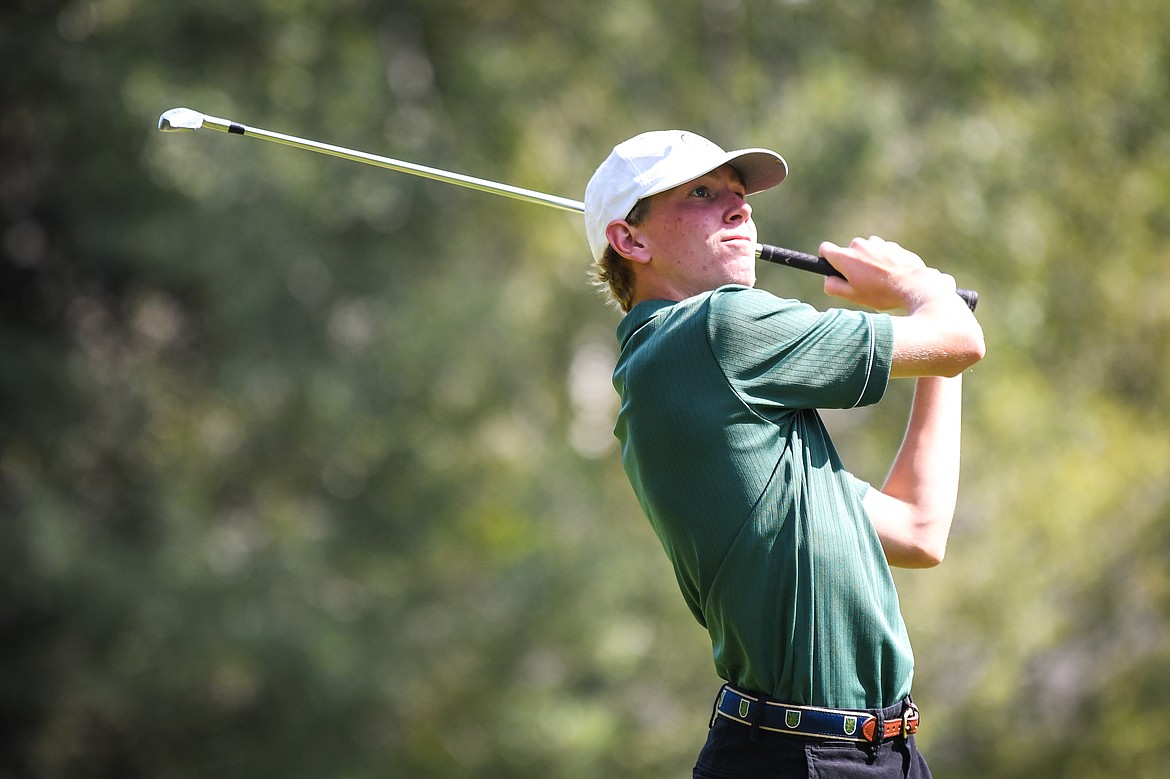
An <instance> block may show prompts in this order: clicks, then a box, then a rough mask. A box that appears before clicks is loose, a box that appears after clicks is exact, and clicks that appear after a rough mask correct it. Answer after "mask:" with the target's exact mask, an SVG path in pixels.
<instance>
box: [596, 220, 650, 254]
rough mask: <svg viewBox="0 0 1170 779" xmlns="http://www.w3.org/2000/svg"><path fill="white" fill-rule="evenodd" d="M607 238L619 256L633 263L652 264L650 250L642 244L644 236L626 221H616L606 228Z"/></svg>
mask: <svg viewBox="0 0 1170 779" xmlns="http://www.w3.org/2000/svg"><path fill="white" fill-rule="evenodd" d="M605 237H606V238H607V239H608V240H609V245H610V246H612V247H613V248H614V250H615V251H617V253H618V254H620V255H621V256H623V257H625V258H626V259H627V260H631V261H633V262H640V263H647V262H650V250H649V249H648V248H647V247H646V245H645V244H644V243H642V236H641V234H640V233H639V232H638V228H636V227H634V226H633V225H632V224H630V223H629V222H627V221H625V220H624V219H615V220H614V221H612V222H610V223H609V226H608V227H606V228H605Z"/></svg>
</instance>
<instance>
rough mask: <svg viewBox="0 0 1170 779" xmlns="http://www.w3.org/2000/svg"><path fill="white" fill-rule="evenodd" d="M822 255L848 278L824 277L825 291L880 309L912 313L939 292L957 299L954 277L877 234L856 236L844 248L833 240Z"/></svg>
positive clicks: (822, 245)
mask: <svg viewBox="0 0 1170 779" xmlns="http://www.w3.org/2000/svg"><path fill="white" fill-rule="evenodd" d="M820 254H821V256H822V257H824V258H825V259H826V260H828V261H829V264H831V265H832V266H833V267H834V268H836V269H837V270H838V271H840V272H841V274H842V275H844V277H845V278H843V279H841V278H836V277H833V276H829V277H826V279H825V294H827V295H832V296H834V297H839V298H843V299H845V300H849V301H852V302H854V303H858V304H860V305H863V306H867V307H869V308H872V309H874V310H877V311H894V310H899V309H900V310H905V311H908V312H913V311H915V310H916V309H917V308H919V307H920V306H922V305H923V304H924V303H926V302H927V301H928V300H932V299H935V298H936V297H937V296H940V295H950V297H951V298H955V297H956V296H955V280H954V279H953V278H952V277H951V276H948V275H946V274H944V273H940V272H939V271H937V270H935V269H933V268H929V267H927V265H926V263H924V262H923V261H922V258H921V257H919V256H918V255H917V254H915V253H913V252H911V251H908V250H907V249H903V248H902V247H901V246H899V245H898V244H896V243H893V242H892V241H886V240H884V239H882V238H879V237H877V236H871V237H869V238H854V239H853V240H852V241H851V242H850V243H849V246H848V247H845V248H842V247H840V246H838V245H837V244H835V243H833V242H831V241H825V242H824V243H822V244H821V246H820Z"/></svg>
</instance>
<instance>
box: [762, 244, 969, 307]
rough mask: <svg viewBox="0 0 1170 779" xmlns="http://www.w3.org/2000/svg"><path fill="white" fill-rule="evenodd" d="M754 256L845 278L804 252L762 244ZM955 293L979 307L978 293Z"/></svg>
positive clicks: (823, 260)
mask: <svg viewBox="0 0 1170 779" xmlns="http://www.w3.org/2000/svg"><path fill="white" fill-rule="evenodd" d="M756 256H757V257H759V258H760V259H761V260H766V261H767V262H775V263H777V264H779V265H787V266H788V267H790V268H796V269H797V270H806V271H811V272H812V273H819V274H820V275H822V276H840V277H841V278H845V277H844V276H842V275H841V273H840V271H838V270H837V269H836V268H834V267H833V266H832V265H830V264H829V261H828V260H826V259H825V258H824V257H817V256H816V255H813V254H805V253H804V252H796V251H793V250H792V249H782V248H780V247H779V246H769V245H768V244H766V243H762V244H760V249H759V251H758V252H757V253H756ZM955 292H956V293H958V295H959V297H961V298H962V299H963V302H964V303H966V304H967V308H969V309H971V310H972V311H974V310H975V306H977V305H979V293H978V292H976V291H975V290H973V289H957V290H955Z"/></svg>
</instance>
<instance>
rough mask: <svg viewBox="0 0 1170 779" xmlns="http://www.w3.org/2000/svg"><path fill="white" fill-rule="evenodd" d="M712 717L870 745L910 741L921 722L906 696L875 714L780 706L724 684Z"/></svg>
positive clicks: (777, 730) (762, 728)
mask: <svg viewBox="0 0 1170 779" xmlns="http://www.w3.org/2000/svg"><path fill="white" fill-rule="evenodd" d="M714 717H723V718H725V719H729V720H731V721H732V722H738V723H739V724H741V725H745V726H747V727H750V728H752V729H753V731H755V730H766V731H768V732H769V733H786V734H789V735H796V736H807V737H811V738H827V739H836V740H839V741H857V742H862V743H870V744H880V743H881V742H882V741H884V740H886V739H889V738H894V737H895V736H901V737H902V738H909V737H910V736H912V735H914V734H915V733H917V732H918V727H919V724H920V721H921V717H920V715H919V713H918V707H917V706H915V705H914V701H913V700H911V699H910V698H909V696H907V698H906V699H905V700H904V701H903V702H902V703H900V704H898V705H896V706H892V707H890V708H887V709H882V710H880V711H878V712H876V713H875V712H874V711H867V710H856V711H854V710H850V709H826V708H821V707H818V706H795V705H792V704H787V703H779V702H776V701H770V700H767V699H766V698H764V697H763V696H761V695H759V694H757V693H746V692H741V691H740V690H737V689H735V688H734V687H732V686H731V685H726V684H725V685H723V689H722V690H720V691H719V697H718V699H717V700H716V702H715V713H714V716H713V717H712V722H714Z"/></svg>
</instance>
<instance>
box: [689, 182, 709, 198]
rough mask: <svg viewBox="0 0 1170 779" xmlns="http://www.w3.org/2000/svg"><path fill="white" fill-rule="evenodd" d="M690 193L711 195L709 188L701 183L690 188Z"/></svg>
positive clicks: (699, 195) (700, 195)
mask: <svg viewBox="0 0 1170 779" xmlns="http://www.w3.org/2000/svg"><path fill="white" fill-rule="evenodd" d="M691 195H692V196H694V197H701V198H707V197H711V190H710V188H709V187H706V186H704V185H702V184H700V185H699V186H697V187H695V188H694V189H692V190H691Z"/></svg>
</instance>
